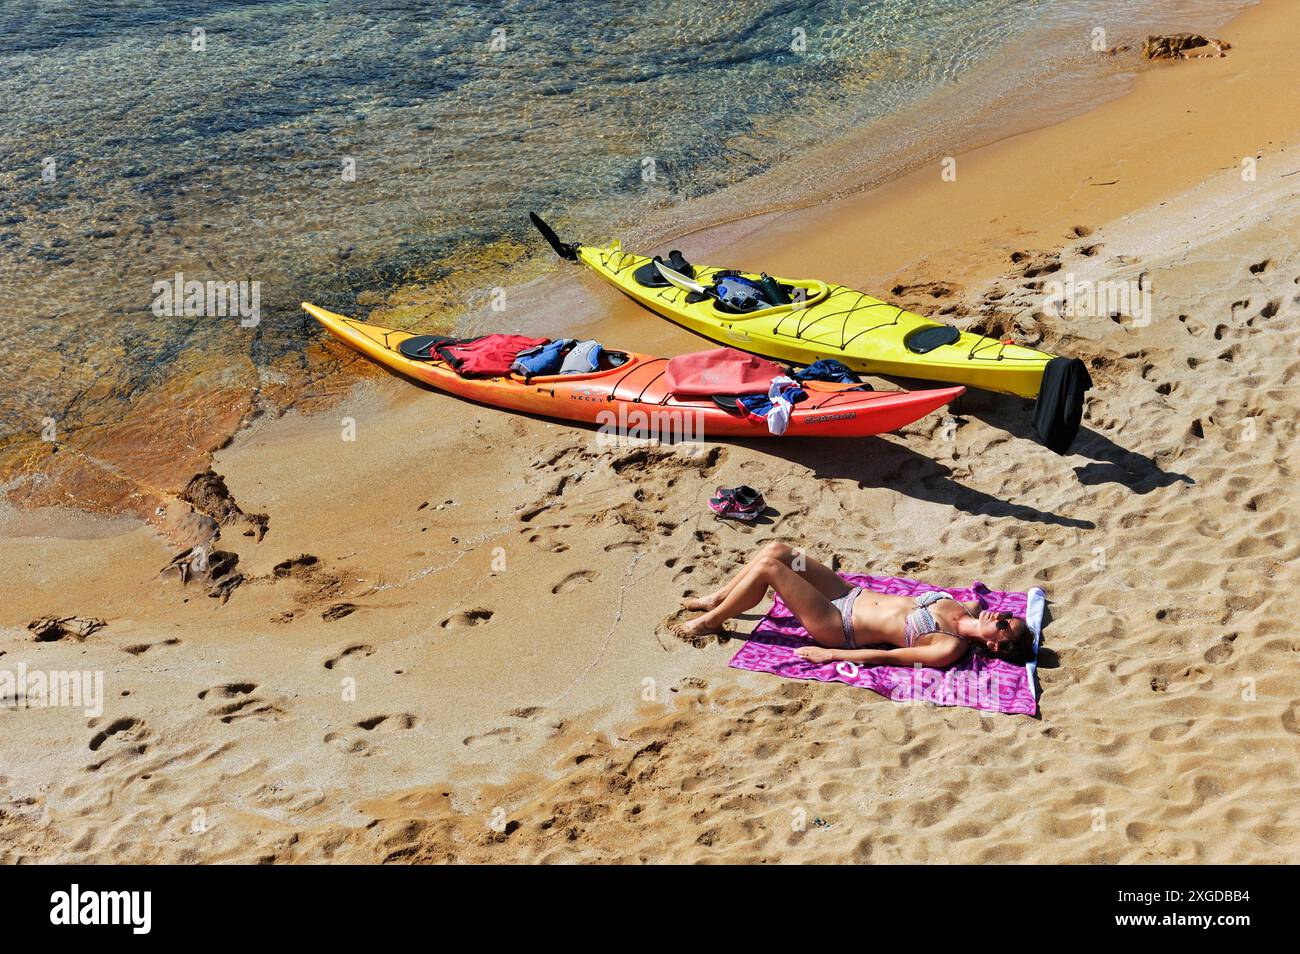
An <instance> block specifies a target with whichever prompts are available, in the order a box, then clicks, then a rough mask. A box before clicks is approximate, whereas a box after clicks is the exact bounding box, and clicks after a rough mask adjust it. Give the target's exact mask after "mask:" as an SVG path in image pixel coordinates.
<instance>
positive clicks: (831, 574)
mask: <svg viewBox="0 0 1300 954" xmlns="http://www.w3.org/2000/svg"><path fill="white" fill-rule="evenodd" d="M764 557H770V558H772V559H775V560H780V561H781V562H782V563H784V564H785V565H786V566H788V567H790V568H791V569H792V570H794V571H795V572H796V573H798V574H799V575H800V576H802V577H803V578H804V579H806V580H807V581H808V582H809V583H811V584H812V585H813V586H815V587H817V589H818V590H819V591H820V592H821V593H822V594H823V595H824V596H825V597H826V598H827V599H831V600H834V599H839V598H840V597H841V596H843V595H844V594H845V593H847V592H848V591H849V590H850V589H852V587H850V586H849V584H847V583H845V582H844V580H842V579H841V578H840V576H839V574H837V573H836V572H835V571H834V570H832V569H831V568H830V567H828V566H827V565H826V564H824V563H819V562H817V561H816V560H814V559H813V558H812V557H810V556H808V555H807V554H805V553H801V552H799V551H796V550H795V549H794V548H793V547H791V546H789V545H788V544H785V543H779V542H777V541H775V540H774V541H772V542H771V543H768V544H765V545H764V546H763V547H762V549H760V550H759V551H758V553H757V554H756V555H755V556H754V558H753V559H752V560H750V561H749V562H748V563H746V564H745V565H744V566H743V567H741V568H740V572H739V573H737V574H736V575H735V576H733V577H732V578H731V579H730V580H728V581H727V582H726V583H725V584H723V586H722V588H721V589H718V590H716V591H714V592H712V593H710V594H708V595H707V596H695V597H686V598H685V599H683V600H682V606H683V607H685V608H686V609H689V610H711V609H713V608H714V607H716V606H717V605H718V604H719V603H721V602H722V601H723V600H724V599H726V598H727V594H728V593H730V592H731V590H732V588H733V587H735V586H736V584H737V583H739V582H740V581H741V580H743V579H744V578H745V577H746V575H748V573H749V571H750V570H751V568H752V567H753V566H754V564H755V563H757V562H758V561H759V560H762V559H763V558H764Z"/></svg>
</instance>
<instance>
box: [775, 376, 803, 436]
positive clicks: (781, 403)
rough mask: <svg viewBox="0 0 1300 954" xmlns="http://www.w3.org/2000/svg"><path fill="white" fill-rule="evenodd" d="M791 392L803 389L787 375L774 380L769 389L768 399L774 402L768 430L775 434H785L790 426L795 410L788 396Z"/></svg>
mask: <svg viewBox="0 0 1300 954" xmlns="http://www.w3.org/2000/svg"><path fill="white" fill-rule="evenodd" d="M791 390H794V391H800V392H802V390H803V389H802V388H800V387H799V383H798V382H797V381H794V380H792V379H790V378H787V377H786V376H785V375H781V376H780V377H778V378H773V379H772V384H771V386H770V387H769V388H768V389H767V399H768V400H769V401H771V402H772V409H771V410H770V411H768V412H767V429H768V431H769V432H771V433H773V434H776V435H781V434H784V433H785V429H786V428H787V427H789V426H790V412H791V411H793V410H794V404H793V403H792V402H791V400H790V398H789V397H787V396H786V395H787V393H788V392H789V391H791Z"/></svg>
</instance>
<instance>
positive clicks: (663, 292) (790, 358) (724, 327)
mask: <svg viewBox="0 0 1300 954" xmlns="http://www.w3.org/2000/svg"><path fill="white" fill-rule="evenodd" d="M541 225H545V223H544V222H543V223H541ZM541 225H539V226H538V227H539V228H541ZM543 235H546V232H545V231H544V232H543ZM551 235H554V233H551ZM547 237H548V239H549V238H550V236H547ZM561 248H562V249H564V250H565V251H568V252H571V253H572V256H573V258H574V259H575V260H576V261H578V262H581V263H582V264H583V265H586V266H587V267H588V268H590V269H591V270H592V271H594V272H595V273H596V274H597V275H599V276H600V277H601V278H603V279H605V281H607V282H609V283H610V284H611V285H613V286H614V287H615V288H617V289H618V290H619V291H621V292H623V293H624V294H626V295H628V296H629V297H631V298H635V299H636V300H637V301H639V302H640V303H641V304H642V305H644V306H645V307H647V308H649V309H650V310H651V311H653V312H655V313H657V314H659V315H662V316H663V317H664V318H667V319H668V320H669V321H672V322H675V323H676V324H679V325H681V326H682V327H683V328H686V329H687V330H689V331H693V332H695V333H696V334H698V335H702V336H703V337H705V338H708V339H710V340H712V341H716V342H718V343H719V344H724V345H728V346H730V347H733V348H739V349H740V350H742V351H749V352H751V353H753V354H758V355H762V356H764V357H767V358H772V359H774V360H778V361H787V362H792V363H795V364H804V365H807V364H812V363H813V362H814V361H817V360H820V359H822V358H834V359H835V360H837V361H840V362H842V363H843V364H845V365H847V366H848V367H850V368H852V369H853V370H854V371H860V372H863V373H866V374H881V375H893V376H895V377H907V378H923V379H925V380H927V381H945V382H948V383H951V384H964V385H966V386H967V387H973V388H982V389H984V390H986V391H997V392H1000V393H1002V394H1016V395H1019V396H1020V397H1027V398H1032V397H1037V396H1038V391H1039V387H1040V385H1041V384H1042V380H1043V369H1044V368H1045V367H1046V366H1047V362H1049V361H1051V360H1052V358H1054V357H1056V356H1055V355H1052V354H1048V353H1046V352H1044V351H1036V350H1034V349H1033V348H1025V347H1022V346H1020V345H1016V344H1011V343H1009V342H1007V341H999V340H998V339H996V338H986V337H984V336H983V335H976V334H971V333H970V332H966V331H958V330H957V329H956V328H953V327H951V326H950V325H943V324H940V323H939V322H936V321H931V320H930V319H929V318H923V317H922V316H920V315H917V314H913V313H912V312H910V311H904V310H903V309H902V308H899V307H898V306H897V305H891V304H888V303H887V302H883V301H881V300H880V299H878V298H872V297H871V296H870V295H868V294H866V293H865V292H860V291H855V290H853V289H852V288H846V287H845V286H843V285H832V284H829V283H828V282H823V281H819V280H817V279H815V278H778V277H776V276H773V278H775V280H776V282H777V284H778V285H780V286H782V287H783V288H784V289H785V290H786V292H787V297H789V298H791V299H792V301H791V302H790V303H789V304H782V305H773V306H768V307H760V308H757V309H755V310H753V311H746V312H743V313H737V312H734V311H730V310H728V309H726V307H725V306H723V305H722V303H721V302H719V301H717V300H716V299H714V298H709V297H705V296H701V295H696V294H692V293H691V292H689V291H686V290H685V289H683V288H678V287H676V286H674V285H672V284H669V283H668V282H666V281H664V280H663V278H662V276H661V275H660V274H659V273H658V271H657V270H656V269H655V266H654V260H653V259H651V258H649V257H648V256H645V255H637V254H635V253H633V252H627V251H624V250H623V248H622V245H621V243H619V242H617V241H615V242H612V243H610V244H609V245H607V246H603V247H602V246H596V245H561ZM557 251H560V249H557ZM561 254H564V253H563V252H561ZM566 257H568V256H566ZM690 268H691V270H692V274H691V275H690V277H691V278H693V279H694V280H695V281H696V282H698V283H700V284H702V285H706V286H707V285H709V284H710V283H711V282H713V281H714V280H715V279H716V278H717V277H718V276H719V275H720V274H721V275H727V274H732V275H739V276H740V277H741V278H745V279H749V280H751V281H759V280H760V279H761V278H762V276H760V275H758V274H754V273H751V272H743V271H736V270H731V269H722V268H717V267H714V266H709V265H695V266H690Z"/></svg>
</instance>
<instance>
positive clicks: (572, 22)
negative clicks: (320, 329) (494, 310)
mask: <svg viewBox="0 0 1300 954" xmlns="http://www.w3.org/2000/svg"><path fill="white" fill-rule="evenodd" d="M1136 6H1142V5H1138V4H1121V3H1118V2H1077V0H875V2H867V3H862V2H857V3H849V2H834V0H832V2H824V3H817V4H799V3H792V2H779V0H751V2H732V3H727V4H718V5H717V7H716V9H715V10H707V9H704V8H701V7H698V6H696V5H691V4H682V3H679V2H671V3H670V2H642V3H638V4H636V5H635V6H629V7H618V6H612V5H610V4H606V3H590V2H585V0H584V2H556V0H549V2H548V0H541V2H530V3H520V2H505V3H480V2H463V3H450V4H430V3H427V2H423V0H421V2H415V0H382V2H371V3H366V2H334V0H279V2H260V3H259V2H235V0H227V2H208V3H185V2H178V0H152V2H150V0H145V2H110V0H93V2H84V0H65V2H44V0H42V2H37V0H8V2H7V3H6V4H5V5H4V6H3V8H0V114H2V115H4V116H5V123H4V128H3V138H2V139H0V186H2V187H3V193H2V196H3V205H2V206H0V288H2V289H3V293H4V298H5V307H4V309H3V311H2V312H0V322H3V324H4V331H5V336H6V340H7V341H9V342H11V343H12V346H11V347H10V349H8V351H7V352H6V354H5V355H4V357H3V358H0V372H3V373H4V375H5V378H6V381H7V382H13V383H14V386H13V387H6V388H5V389H4V392H3V395H0V441H5V440H8V441H11V442H12V441H13V440H14V439H15V438H18V439H21V438H26V437H30V436H32V435H33V434H34V433H35V432H36V431H37V429H38V428H39V427H40V422H41V421H42V420H43V419H45V418H47V417H48V418H53V419H56V420H57V421H58V422H59V426H60V428H61V432H60V433H61V435H62V437H63V438H64V439H70V440H73V441H75V439H76V435H77V433H78V432H79V431H80V430H81V429H83V428H88V427H101V428H102V427H110V426H112V425H114V424H115V423H116V422H118V421H120V420H121V418H122V416H123V415H124V414H128V413H129V412H130V409H131V408H132V407H134V406H135V405H137V404H138V403H141V402H147V401H149V400H150V399H151V398H157V397H158V396H159V395H164V396H165V399H166V400H168V401H172V402H174V403H175V405H176V411H177V413H178V414H182V415H189V416H190V417H191V418H193V427H194V428H195V429H196V430H197V431H200V432H201V431H202V430H203V422H204V421H205V420H206V419H207V417H210V416H211V415H210V414H209V412H208V411H205V410H203V409H202V408H201V406H200V404H201V400H202V398H203V396H204V395H210V394H211V393H213V392H214V391H217V392H221V391H223V390H230V391H239V390H240V389H244V390H247V389H251V388H256V387H259V386H262V385H264V384H265V383H266V381H267V380H268V375H269V374H272V373H273V374H272V376H274V377H275V379H276V380H283V376H284V374H285V373H286V372H288V373H293V372H295V371H296V373H298V374H301V375H311V374H315V373H318V372H319V370H320V369H319V368H317V367H309V361H308V355H307V347H308V345H309V343H310V342H312V341H315V340H317V338H318V335H317V333H316V331H315V330H314V329H313V328H311V327H309V326H308V324H307V322H306V320H305V319H304V318H303V317H302V316H301V313H300V312H299V311H298V308H297V303H298V302H299V301H300V300H301V299H303V298H310V299H313V300H315V301H317V302H319V303H321V304H323V305H326V306H327V307H331V308H334V309H336V310H339V311H345V312H354V313H357V312H359V313H364V312H365V311H366V310H367V309H366V307H365V305H366V304H368V303H373V302H374V301H376V300H379V298H382V297H383V296H386V295H389V294H390V293H391V292H392V291H393V290H394V289H398V288H407V289H410V288H415V289H420V290H422V293H421V294H422V297H421V296H419V295H417V296H416V297H417V298H419V299H420V300H421V301H423V302H425V305H424V306H423V308H424V313H425V315H426V320H430V319H432V320H435V321H442V322H444V323H450V322H451V321H453V320H454V318H455V317H456V315H457V313H458V311H460V310H462V309H464V308H465V307H468V305H469V304H470V299H471V298H472V297H473V295H474V294H477V293H478V292H479V291H480V290H481V289H483V288H485V287H490V286H491V285H492V284H493V283H495V282H499V281H502V280H503V275H505V274H506V273H507V270H508V269H510V268H512V267H516V266H518V264H519V261H520V259H521V258H522V257H523V256H525V255H526V254H530V253H536V252H538V251H539V250H540V246H539V243H538V242H537V240H536V237H535V236H534V235H533V234H532V233H531V231H530V229H529V226H528V225H527V222H526V219H525V213H526V211H527V210H529V209H533V208H536V209H540V210H544V211H546V212H548V213H549V214H551V215H555V216H557V217H561V218H562V219H563V220H564V221H565V222H566V223H568V224H570V225H571V226H578V227H581V228H582V229H583V231H582V234H584V235H599V236H602V237H603V236H606V235H609V234H610V233H611V232H612V231H613V230H614V229H616V228H618V227H620V226H629V225H635V224H636V223H638V222H639V221H641V220H642V217H643V216H645V215H646V214H647V213H648V212H650V211H653V210H659V211H661V212H662V211H663V210H665V209H670V210H680V216H681V221H683V222H686V221H689V217H690V212H689V210H690V208H691V201H692V199H695V198H698V197H700V196H704V195H707V194H710V193H714V192H716V191H717V190H719V189H721V188H723V187H725V186H728V185H731V184H734V183H737V182H741V181H744V180H746V179H747V178H749V177H751V176H754V175H756V174H758V173H761V172H763V171H765V170H768V169H770V168H772V167H774V166H776V165H779V164H782V163H789V162H791V161H792V160H798V159H800V158H801V157H802V156H804V155H806V154H808V153H809V150H810V149H812V148H813V147H814V146H815V145H817V144H820V143H826V142H832V141H834V140H835V139H837V138H838V137H840V136H842V135H844V134H845V133H847V132H848V131H850V130H853V129H858V128H861V127H862V126H864V125H866V124H869V123H871V122H872V121H873V120H876V119H878V118H880V117H883V116H888V115H891V114H897V113H898V112H899V111H900V110H902V109H905V108H907V107H908V106H909V104H913V103H916V102H918V101H922V100H923V98H924V97H925V96H926V95H927V94H928V93H931V92H933V91H934V90H937V89H941V88H945V87H948V86H951V85H952V84H953V83H954V82H957V81H960V80H961V79H962V78H963V77H964V76H966V75H967V74H968V73H970V72H971V71H973V70H975V69H977V68H978V67H979V66H980V64H982V63H986V62H988V61H989V60H990V58H992V57H997V56H1003V57H1005V58H1006V59H1005V62H1006V63H1007V64H1008V65H1007V71H1006V77H1007V82H1008V83H1012V84H1015V85H1017V86H1024V87H1026V88H1032V84H1033V80H1034V78H1035V77H1039V76H1046V75H1048V74H1049V73H1050V72H1052V71H1053V70H1055V71H1057V72H1058V73H1059V72H1060V71H1061V70H1062V69H1065V68H1068V67H1070V65H1071V64H1075V65H1076V66H1078V68H1079V69H1084V68H1085V67H1084V66H1082V65H1080V64H1084V63H1085V61H1086V62H1091V61H1093V60H1095V59H1096V58H1095V57H1091V58H1090V54H1089V53H1088V52H1087V50H1086V42H1087V31H1088V29H1090V28H1091V27H1092V26H1093V25H1095V24H1097V23H1099V22H1100V23H1103V24H1113V25H1114V29H1115V30H1116V31H1120V30H1121V29H1126V28H1131V27H1133V26H1134V24H1136V23H1137V22H1138V21H1137V20H1135V19H1134V17H1133V14H1132V8H1133V7H1136ZM1145 6H1147V7H1149V8H1150V9H1151V10H1156V9H1158V8H1159V9H1163V7H1160V5H1157V4H1148V5H1145ZM1222 6H1223V4H1221V3H1211V2H1209V0H1203V2H1196V0H1189V2H1185V3H1182V4H1180V5H1179V7H1178V9H1179V10H1180V11H1182V12H1183V13H1186V12H1187V11H1189V10H1190V11H1191V12H1192V13H1196V12H1197V11H1198V10H1199V9H1200V8H1204V9H1205V10H1210V9H1215V10H1217V9H1219V8H1221V7H1222ZM1121 13H1122V15H1121ZM1149 15H1150V16H1154V14H1149ZM196 28H200V29H202V30H203V31H204V32H203V37H202V40H203V44H202V45H203V46H204V48H203V49H195V48H193V47H194V45H195V43H196V41H195V36H194V33H193V31H194V30H195V29H196ZM1008 50H1014V51H1015V53H1014V55H1010V56H1008V52H1007V51H1008ZM972 95H974V94H972ZM976 105H978V104H972V110H973V109H974V107H975V106H976ZM936 121H946V120H936ZM954 128H956V127H954ZM348 169H352V170H354V176H352V177H351V178H349V177H348V176H347V175H346V174H345V173H346V171H347V170H348ZM651 170H652V174H649V173H650V172H651ZM43 173H44V177H43ZM176 272H183V273H184V275H185V277H186V278H188V279H197V280H200V281H207V280H215V281H256V282H258V283H260V304H261V312H260V316H259V317H260V321H259V322H258V323H257V324H256V325H255V326H253V327H242V326H241V325H240V323H239V322H238V321H237V320H233V319H231V318H222V317H203V316H194V315H191V316H186V315H179V316H165V315H164V316H162V317H159V316H158V315H156V314H154V313H153V312H152V311H151V305H152V304H153V302H154V300H155V297H156V290H155V289H154V287H153V286H154V283H155V282H157V281H159V280H170V279H171V277H172V276H173V275H174V274H175V273H176ZM205 415H207V417H205ZM200 443H201V442H200Z"/></svg>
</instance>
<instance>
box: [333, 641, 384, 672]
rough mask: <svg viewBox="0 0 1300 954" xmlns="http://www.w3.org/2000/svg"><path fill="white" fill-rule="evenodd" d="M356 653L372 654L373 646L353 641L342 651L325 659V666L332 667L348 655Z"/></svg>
mask: <svg viewBox="0 0 1300 954" xmlns="http://www.w3.org/2000/svg"><path fill="white" fill-rule="evenodd" d="M358 653H360V654H361V655H362V656H373V655H374V654H375V647H374V646H371V645H370V644H369V643H354V644H353V645H351V646H348V647H347V648H346V649H344V650H343V652H341V653H339V654H338V655H337V656H332V657H330V658H329V659H327V660H325V668H326V669H333V668H334V667H335V666H337V665H338V664H339V663H341V662H342V661H343V660H345V659H347V658H348V657H349V656H355V655H357V654H358Z"/></svg>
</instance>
